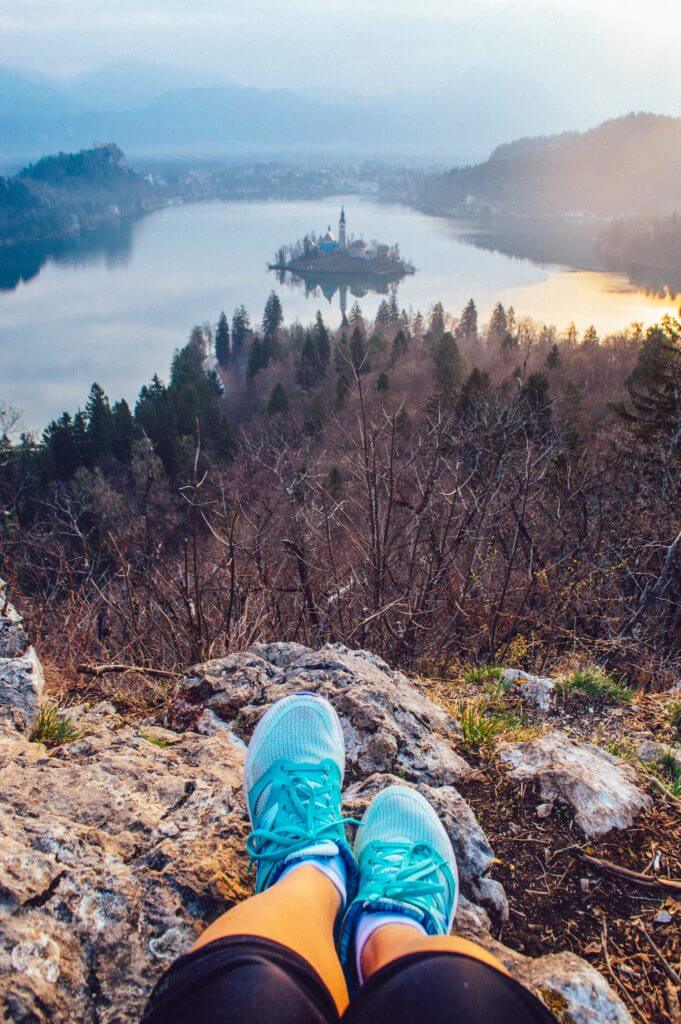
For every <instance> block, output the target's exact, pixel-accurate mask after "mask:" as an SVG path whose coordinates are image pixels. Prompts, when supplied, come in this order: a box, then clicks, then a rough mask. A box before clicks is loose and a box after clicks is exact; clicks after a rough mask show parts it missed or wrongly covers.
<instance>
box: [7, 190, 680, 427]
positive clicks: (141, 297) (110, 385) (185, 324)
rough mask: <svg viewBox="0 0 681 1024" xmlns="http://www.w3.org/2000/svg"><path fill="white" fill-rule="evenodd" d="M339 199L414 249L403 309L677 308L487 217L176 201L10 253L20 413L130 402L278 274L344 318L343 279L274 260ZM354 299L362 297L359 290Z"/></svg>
mask: <svg viewBox="0 0 681 1024" xmlns="http://www.w3.org/2000/svg"><path fill="white" fill-rule="evenodd" d="M341 203H344V205H345V210H346V213H347V216H348V233H349V234H350V235H352V234H354V235H355V236H357V237H360V236H364V237H365V238H366V239H367V240H372V239H378V240H380V241H384V242H387V243H389V244H393V243H395V242H399V245H400V250H401V253H402V256H403V257H405V258H406V259H409V260H411V261H412V262H413V263H414V264H415V266H416V268H417V273H416V274H414V275H413V276H409V277H406V278H404V280H403V281H402V282H401V283H400V285H399V287H398V293H397V295H398V302H399V304H400V306H401V307H404V308H405V309H413V310H414V311H415V310H417V309H420V310H421V311H422V312H424V313H426V312H427V311H428V309H429V308H430V307H431V306H432V305H433V303H434V302H436V301H441V302H442V303H443V304H444V306H445V308H446V309H447V310H450V311H452V312H457V313H458V312H459V311H460V310H461V308H462V307H463V306H464V304H465V303H466V302H467V301H468V299H470V298H471V297H472V298H474V299H475V302H476V304H477V306H478V309H479V312H480V316H481V320H482V321H484V319H485V318H486V317H487V316H488V315H489V312H490V311H491V309H492V307H493V306H494V305H495V304H496V303H497V302H503V303H504V305H509V304H510V305H513V306H514V308H515V310H516V313H517V314H518V315H519V316H530V317H532V318H533V319H537V320H541V321H545V322H548V323H553V324H555V325H556V326H557V327H558V328H559V329H564V328H565V327H566V325H567V324H568V323H569V322H570V321H571V320H574V321H575V323H576V324H577V326H578V327H579V328H580V329H584V328H585V327H587V326H588V325H589V324H592V323H593V324H595V326H596V327H597V329H598V330H599V332H600V333H601V334H603V333H606V332H608V331H614V330H617V329H619V328H622V327H624V326H626V325H627V324H629V323H631V322H632V321H634V320H637V321H642V322H643V323H645V324H649V323H652V322H654V321H655V320H657V319H658V318H659V317H660V316H661V315H662V314H663V313H666V312H670V313H673V312H674V311H675V309H676V304H675V303H674V301H673V300H672V299H671V298H669V297H666V298H660V297H656V296H654V295H649V294H646V293H645V292H644V291H642V290H640V289H639V288H637V287H635V286H634V285H632V284H631V283H630V282H629V280H628V279H627V277H626V276H624V275H621V274H612V273H607V272H603V271H598V270H593V269H589V266H590V264H589V262H588V261H587V262H585V263H583V262H582V261H581V258H580V257H579V255H576V254H575V251H574V249H573V247H570V246H566V248H565V253H566V255H565V256H564V257H561V255H560V251H557V250H556V248H555V246H552V247H551V249H550V252H548V254H545V253H543V252H542V250H541V247H539V251H534V249H533V248H532V246H530V248H529V249H528V246H527V245H526V244H520V243H519V244H518V245H517V247H515V246H514V243H513V241H512V240H511V241H510V242H509V239H508V237H507V236H508V232H506V233H505V235H504V238H503V239H502V238H500V237H498V236H497V235H496V234H495V232H494V231H492V230H491V229H488V228H481V227H479V226H478V227H475V226H471V224H470V223H465V222H462V221H456V220H452V219H446V218H441V217H434V216H428V215H425V214H423V213H420V212H418V211H416V210H413V209H410V208H408V207H406V206H401V205H398V204H385V203H381V202H379V201H378V200H377V199H374V198H369V197H357V196H344V197H339V198H331V199H325V200H311V201H294V202H292V201H286V202H274V201H272V202H255V203H248V202H206V203H200V204H193V205H186V206H173V207H168V208H166V209H164V210H159V211H157V212H156V213H153V214H151V215H149V216H148V217H146V218H144V219H143V220H140V221H138V222H137V223H136V224H134V225H132V226H130V225H129V226H127V227H122V228H121V230H120V232H119V233H117V234H116V235H114V236H108V237H105V238H102V239H93V240H89V241H88V242H87V244H85V245H83V246H81V247H80V248H73V247H65V248H64V249H63V250H61V251H59V252H56V253H53V254H52V255H51V256H50V258H48V259H46V260H45V254H44V253H43V254H37V253H24V254H22V255H21V259H19V257H17V258H16V260H15V264H14V265H12V263H8V262H7V260H8V257H7V256H5V262H4V263H3V265H2V266H1V267H0V367H1V373H0V401H5V402H9V403H10V404H12V405H15V406H18V407H20V408H22V409H24V410H25V415H24V421H23V423H24V426H25V427H27V428H32V429H39V428H42V427H43V426H44V425H45V424H46V423H47V421H48V420H49V419H50V418H52V417H54V416H56V415H58V414H60V413H61V412H62V411H63V410H64V409H68V410H70V411H74V410H75V409H76V408H77V407H78V406H82V405H83V403H84V401H85V398H86V396H87V392H88V390H89V388H90V385H91V384H92V382H93V381H98V382H99V383H100V384H101V385H102V387H103V388H104V389H105V391H106V392H107V393H108V395H109V396H110V397H111V398H112V399H115V398H119V397H121V396H124V397H126V398H127V399H128V400H129V401H130V402H131V403H132V402H133V401H134V399H135V397H136V395H137V392H138V391H139V388H140V386H141V385H142V384H143V383H145V382H146V381H148V380H149V378H150V377H151V376H152V374H153V373H155V372H158V373H159V374H160V376H161V377H163V376H164V375H166V374H167V370H168V366H169V363H170V359H171V356H172V353H173V350H174V349H175V348H177V347H178V346H180V345H182V344H183V343H184V342H185V341H186V339H187V337H188V335H189V331H190V329H191V327H192V326H193V325H194V324H197V323H204V322H206V321H210V322H212V323H215V321H216V320H217V317H218V315H219V313H220V310H222V309H224V310H225V311H226V312H227V314H228V316H230V317H231V314H232V311H233V309H234V307H235V306H236V305H238V304H240V303H244V304H245V305H246V307H247V309H248V311H249V313H250V315H251V319H252V320H253V321H254V322H257V321H258V320H259V319H260V317H261V314H262V309H263V306H264V304H265V300H266V298H267V295H268V294H269V292H270V291H271V289H272V288H273V287H275V288H276V289H277V291H278V293H279V295H280V297H281V301H282V304H283V308H284V314H285V318H286V322H287V323H290V322H291V321H293V320H295V319H296V318H298V319H300V320H301V321H302V322H304V323H305V322H307V321H308V320H310V319H311V318H312V317H313V316H314V314H315V313H316V311H317V309H321V311H322V313H323V315H324V318H325V320H326V321H327V322H328V323H330V324H331V326H334V327H336V326H338V325H339V323H340V319H341V311H340V295H339V293H338V292H336V293H335V294H333V295H330V296H328V297H327V296H325V295H323V294H321V293H320V292H317V293H316V294H307V293H306V290H305V288H304V286H300V285H294V286H290V285H288V284H280V283H279V282H278V281H277V278H276V276H275V275H274V274H273V273H271V272H269V271H268V270H267V263H268V261H269V260H271V259H272V258H273V256H274V253H275V250H276V249H277V248H278V247H279V246H280V245H281V244H283V243H287V242H292V241H294V240H295V239H296V238H300V237H302V236H303V235H304V234H305V233H306V232H309V231H316V232H318V233H319V232H323V231H325V230H326V227H327V225H328V224H329V223H330V224H331V226H332V229H333V230H334V233H335V232H336V230H337V221H338V212H339V210H340V206H341ZM516 251H517V253H519V254H520V255H517V254H515V253H516ZM528 252H529V255H528ZM591 266H593V264H591ZM347 301H348V305H351V304H352V303H353V302H354V301H355V299H354V297H353V296H352V294H350V295H349V296H348V299H347ZM380 301H381V296H380V295H377V294H366V295H362V296H361V298H360V299H359V302H360V305H361V307H362V310H363V312H364V313H365V315H369V316H371V315H373V314H374V313H375V311H376V308H377V306H378V304H379V302H380Z"/></svg>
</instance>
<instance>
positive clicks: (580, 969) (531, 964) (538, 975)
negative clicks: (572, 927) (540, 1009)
mask: <svg viewBox="0 0 681 1024" xmlns="http://www.w3.org/2000/svg"><path fill="white" fill-rule="evenodd" d="M512 973H513V974H515V977H516V978H518V980H519V981H522V982H524V983H525V984H526V985H528V986H529V988H531V989H533V990H534V991H535V992H536V993H537V995H539V996H540V997H541V998H542V999H543V1000H544V1002H545V1003H546V1004H547V1005H548V1006H549V1007H550V1008H551V1009H552V1010H553V1011H554V1013H556V1016H557V1017H558V1020H565V1021H569V1022H570V1024H632V1018H631V1015H630V1013H629V1011H628V1010H627V1008H626V1006H625V1005H624V1003H623V1002H622V1000H621V999H620V998H619V996H618V995H616V994H615V992H614V991H613V990H612V988H611V987H610V985H608V983H607V982H606V980H605V978H604V977H603V976H602V975H601V974H599V973H598V971H597V970H595V969H594V968H593V967H592V966H591V965H590V964H588V963H587V962H586V960H582V959H581V958H580V957H578V956H575V955H574V953H554V954H549V955H548V956H540V957H537V959H536V960H533V959H532V958H531V957H524V958H523V960H522V961H521V962H516V963H515V964H514V966H513V969H512Z"/></svg>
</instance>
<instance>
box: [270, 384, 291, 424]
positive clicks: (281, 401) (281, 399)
mask: <svg viewBox="0 0 681 1024" xmlns="http://www.w3.org/2000/svg"><path fill="white" fill-rule="evenodd" d="M287 412H288V397H287V395H286V392H285V391H284V386H283V384H282V383H281V381H279V382H278V383H277V384H275V385H274V387H273V388H272V394H271V395H270V400H269V402H268V403H267V415H268V416H279V415H283V414H285V413H287Z"/></svg>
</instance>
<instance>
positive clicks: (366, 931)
mask: <svg viewBox="0 0 681 1024" xmlns="http://www.w3.org/2000/svg"><path fill="white" fill-rule="evenodd" d="M386 924H401V925H407V926H408V927H409V928H416V930H417V931H419V932H421V933H422V934H423V935H427V934H428V933H427V931H426V929H425V928H424V927H423V925H422V924H420V922H419V921H415V920H414V918H413V917H408V916H407V915H406V914H396V913H390V912H388V911H386V912H385V913H377V914H371V913H369V912H365V913H364V914H360V917H359V920H358V921H357V926H356V929H355V964H356V966H357V977H358V978H359V980H360V982H364V975H363V973H362V952H363V950H364V947H365V946H366V944H367V942H368V941H369V939H370V938H371V936H372V935H373V934H374V932H375V931H377V930H378V929H379V928H383V927H384V925H386Z"/></svg>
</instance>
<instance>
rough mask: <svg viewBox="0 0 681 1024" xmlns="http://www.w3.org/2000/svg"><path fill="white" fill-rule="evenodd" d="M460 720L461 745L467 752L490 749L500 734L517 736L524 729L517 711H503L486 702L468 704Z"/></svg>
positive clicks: (472, 752)
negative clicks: (487, 704)
mask: <svg viewBox="0 0 681 1024" xmlns="http://www.w3.org/2000/svg"><path fill="white" fill-rule="evenodd" d="M459 721H460V723H461V732H462V736H461V746H462V747H463V749H464V750H465V752H466V753H467V754H479V753H480V751H482V750H489V748H490V747H491V746H492V745H493V744H494V741H495V740H496V739H498V738H499V737H500V736H502V735H507V736H508V737H509V739H510V738H512V737H517V735H518V733H519V732H520V731H521V730H522V729H523V723H522V719H521V718H520V716H519V715H518V714H517V713H516V712H515V711H502V710H499V709H498V708H495V707H491V706H485V705H484V704H467V705H466V706H465V707H463V708H462V709H461V713H460V716H459Z"/></svg>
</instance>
